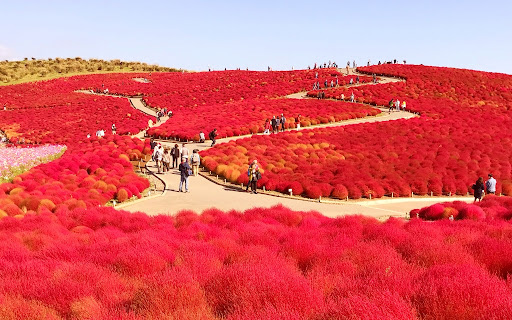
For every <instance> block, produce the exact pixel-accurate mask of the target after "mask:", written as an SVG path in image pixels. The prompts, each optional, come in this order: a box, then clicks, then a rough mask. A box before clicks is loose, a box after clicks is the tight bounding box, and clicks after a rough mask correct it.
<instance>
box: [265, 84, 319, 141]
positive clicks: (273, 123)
mask: <svg viewBox="0 0 512 320" xmlns="http://www.w3.org/2000/svg"><path fill="white" fill-rule="evenodd" d="M318 99H320V92H318ZM271 123H272V133H276V126H277V122H276V116H273V117H272V121H271Z"/></svg>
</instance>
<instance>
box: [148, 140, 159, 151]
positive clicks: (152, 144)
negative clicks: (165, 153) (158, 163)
mask: <svg viewBox="0 0 512 320" xmlns="http://www.w3.org/2000/svg"><path fill="white" fill-rule="evenodd" d="M157 145H158V144H157V143H156V142H155V140H154V139H153V138H151V139H150V140H149V146H150V147H151V151H153V150H155V147H156V146H157Z"/></svg>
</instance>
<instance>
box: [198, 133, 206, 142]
mask: <svg viewBox="0 0 512 320" xmlns="http://www.w3.org/2000/svg"><path fill="white" fill-rule="evenodd" d="M205 140H206V138H205V137H204V132H203V131H201V132H199V142H201V143H203V142H204V141H205Z"/></svg>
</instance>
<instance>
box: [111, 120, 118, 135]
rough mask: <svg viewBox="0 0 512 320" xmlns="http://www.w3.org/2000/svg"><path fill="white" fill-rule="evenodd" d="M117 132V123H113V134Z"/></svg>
mask: <svg viewBox="0 0 512 320" xmlns="http://www.w3.org/2000/svg"><path fill="white" fill-rule="evenodd" d="M116 132H117V128H116V124H115V123H112V134H116Z"/></svg>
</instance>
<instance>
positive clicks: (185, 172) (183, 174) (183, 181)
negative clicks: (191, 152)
mask: <svg viewBox="0 0 512 320" xmlns="http://www.w3.org/2000/svg"><path fill="white" fill-rule="evenodd" d="M178 170H179V171H180V187H179V192H183V185H185V192H188V176H190V175H191V173H192V169H191V168H190V165H189V164H188V162H187V159H186V158H181V163H180V166H179V168H178Z"/></svg>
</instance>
